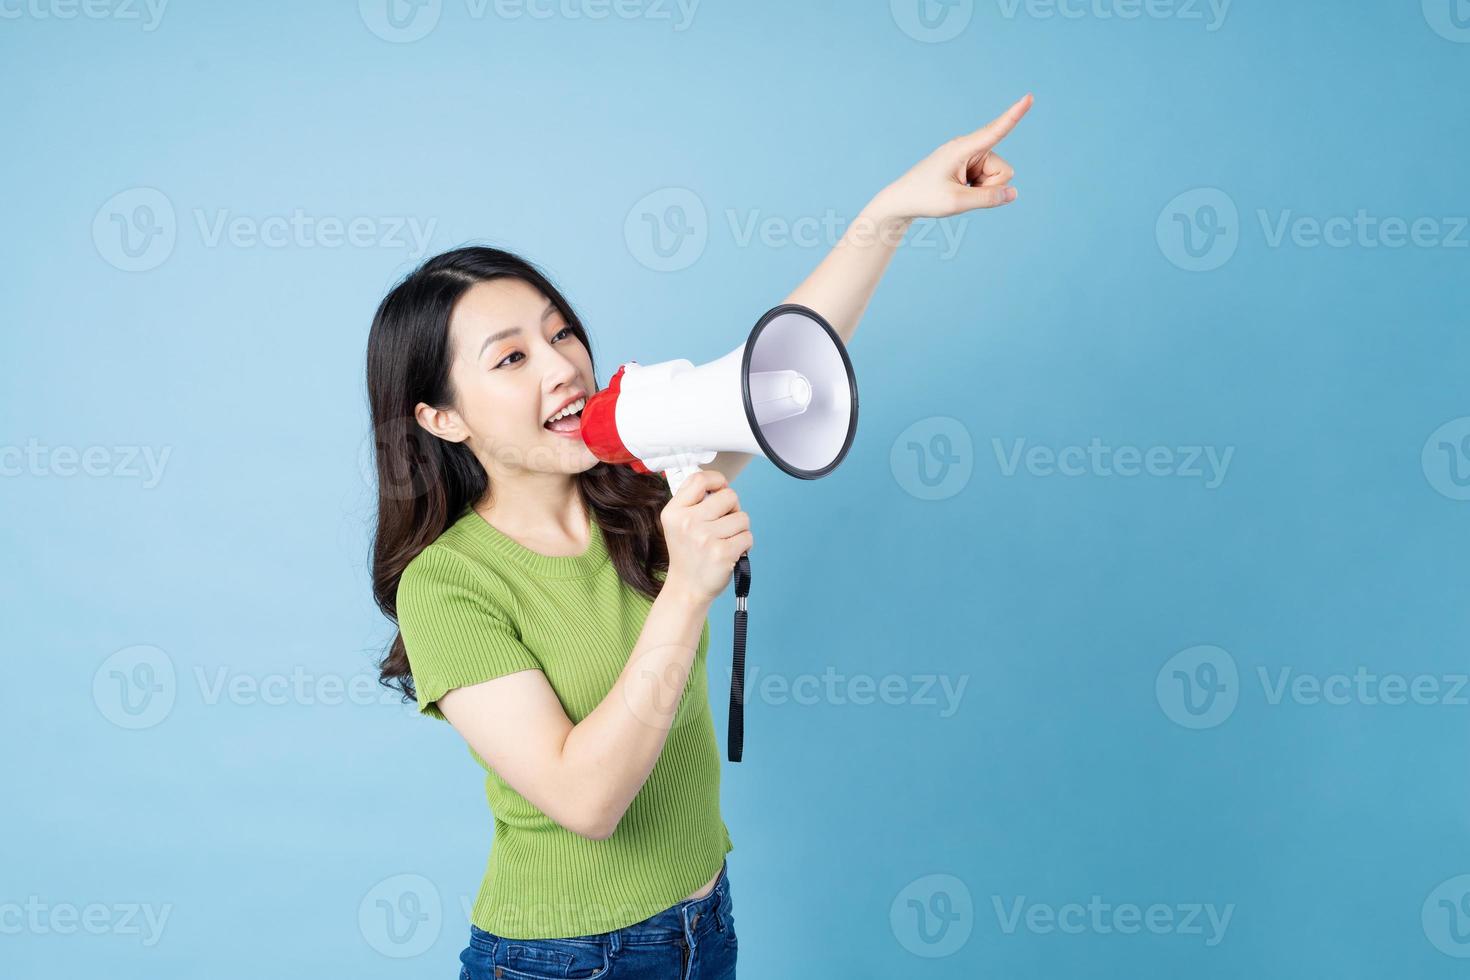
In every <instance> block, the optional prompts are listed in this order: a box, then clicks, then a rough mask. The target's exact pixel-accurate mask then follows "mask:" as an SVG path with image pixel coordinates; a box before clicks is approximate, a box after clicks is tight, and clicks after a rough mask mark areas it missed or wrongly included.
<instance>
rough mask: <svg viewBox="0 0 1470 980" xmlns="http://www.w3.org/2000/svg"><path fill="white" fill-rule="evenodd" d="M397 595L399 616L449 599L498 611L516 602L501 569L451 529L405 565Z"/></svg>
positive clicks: (434, 606) (441, 604)
mask: <svg viewBox="0 0 1470 980" xmlns="http://www.w3.org/2000/svg"><path fill="white" fill-rule="evenodd" d="M451 530H453V529H452V528H451ZM397 598H398V611H399V614H400V616H401V615H403V614H404V613H405V612H408V614H409V615H412V614H413V611H414V610H415V609H424V608H434V609H439V608H442V607H443V606H444V605H446V604H449V603H464V602H470V603H472V604H474V605H476V606H481V607H484V608H486V609H487V610H493V611H497V612H499V611H501V610H504V609H507V608H508V607H510V606H513V605H514V599H513V598H512V596H511V593H510V590H509V588H508V583H507V582H506V581H505V580H504V578H503V577H502V576H501V575H500V574H499V572H497V570H496V569H495V568H494V567H493V566H492V565H490V564H487V563H486V562H485V561H484V560H483V558H482V557H481V556H479V555H476V554H474V553H472V552H470V551H468V550H466V549H465V548H464V547H463V546H462V543H461V542H459V541H458V540H457V539H456V538H455V537H454V536H453V535H451V534H450V533H449V532H446V533H445V534H443V535H440V536H439V537H438V538H437V539H435V540H434V541H433V543H431V544H430V545H429V546H428V547H427V548H425V549H424V550H423V551H421V552H419V553H418V554H417V555H415V556H414V557H413V559H412V560H411V561H409V563H408V564H407V565H406V566H404V569H403V574H402V575H401V576H400V577H399V579H398V594H397Z"/></svg>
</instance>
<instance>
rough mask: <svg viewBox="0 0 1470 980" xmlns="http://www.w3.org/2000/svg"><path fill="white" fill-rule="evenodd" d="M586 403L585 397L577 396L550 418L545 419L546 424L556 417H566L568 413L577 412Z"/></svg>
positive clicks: (574, 413) (573, 413) (553, 420)
mask: <svg viewBox="0 0 1470 980" xmlns="http://www.w3.org/2000/svg"><path fill="white" fill-rule="evenodd" d="M586 404H587V399H585V398H578V399H577V400H576V401H574V402H572V403H571V404H570V405H568V406H567V407H566V408H564V409H562V410H561V411H560V412H557V413H556V414H555V415H553V416H552V417H551V418H549V419H547V420H546V424H548V425H549V424H551V423H552V422H555V421H556V420H557V419H560V418H566V417H567V416H568V415H576V414H577V413H578V412H580V411H581V410H582V409H583V407H584V406H586Z"/></svg>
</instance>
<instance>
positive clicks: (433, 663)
mask: <svg viewBox="0 0 1470 980" xmlns="http://www.w3.org/2000/svg"><path fill="white" fill-rule="evenodd" d="M398 629H399V631H400V632H401V633H402V634H403V646H404V649H405V650H406V651H407V653H408V664H409V672H410V673H412V674H413V684H414V688H415V690H416V691H417V693H418V704H419V711H420V712H421V713H422V714H425V715H428V716H430V717H432V718H441V719H442V718H443V717H444V715H443V713H442V712H440V710H439V706H438V704H437V703H436V702H438V700H439V698H441V697H443V696H444V695H445V694H446V693H447V692H449V691H451V690H453V689H454V688H456V687H467V686H469V685H471V684H479V683H480V682H482V681H488V680H492V679H494V678H496V677H502V676H504V675H506V674H513V673H515V672H516V671H520V670H539V669H541V662H540V661H539V660H538V659H537V658H536V655H535V654H534V653H532V652H531V651H530V650H529V649H527V648H526V646H525V644H524V643H522V642H521V638H520V634H519V632H518V631H517V629H516V627H515V624H514V622H513V620H512V618H511V616H510V615H509V614H508V613H507V611H506V606H505V604H504V603H502V602H498V601H496V600H495V599H494V598H493V597H492V596H491V595H490V593H489V590H487V589H486V587H485V582H484V579H483V577H482V576H481V575H477V574H476V573H475V570H474V568H473V566H472V565H471V564H470V563H469V560H468V559H465V558H462V557H461V556H459V555H456V554H454V553H453V552H449V551H445V550H442V549H438V548H435V547H433V546H430V547H429V548H428V549H426V550H425V551H423V552H422V553H421V554H419V555H418V556H417V557H415V558H414V560H413V561H411V562H410V563H409V564H408V567H407V568H405V569H404V570H403V577H402V578H401V579H400V580H399V582H398Z"/></svg>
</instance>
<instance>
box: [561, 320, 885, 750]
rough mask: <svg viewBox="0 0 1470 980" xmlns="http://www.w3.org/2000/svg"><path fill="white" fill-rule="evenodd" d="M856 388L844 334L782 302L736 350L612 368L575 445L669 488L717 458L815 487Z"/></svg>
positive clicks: (741, 634) (739, 571) (736, 688)
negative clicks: (762, 465)
mask: <svg viewBox="0 0 1470 980" xmlns="http://www.w3.org/2000/svg"><path fill="white" fill-rule="evenodd" d="M857 418H858V393H857V380H856V378H854V376H853V372H852V361H851V360H849V359H848V356H847V348H846V347H845V346H844V345H843V343H842V338H840V337H838V336H837V332H836V331H835V330H833V329H832V325H831V324H829V323H828V322H827V321H826V320H824V319H823V318H822V316H821V314H819V313H817V312H816V311H815V310H811V309H808V308H807V307H805V306H799V305H797V304H795V303H786V304H783V305H781V306H777V307H776V308H774V309H772V310H769V311H767V312H766V314H765V315H764V316H762V317H761V318H760V320H758V321H757V322H756V325H755V327H754V328H753V329H752V330H751V331H750V336H749V337H748V338H746V341H745V343H743V344H741V345H740V346H739V347H737V348H735V349H734V350H733V351H731V352H730V353H728V354H726V355H725V356H724V357H721V358H719V359H718V360H714V361H710V362H709V363H708V364H701V365H699V366H697V367H696V366H695V365H694V364H693V363H691V362H690V361H687V360H684V359H675V360H671V361H660V362H658V363H656V364H648V365H640V364H639V363H638V362H637V361H628V362H627V363H625V364H622V365H620V366H619V367H618V369H617V371H616V372H615V373H614V374H613V376H612V378H611V379H610V380H609V381H608V384H607V387H606V388H604V389H602V390H601V391H598V392H597V393H596V394H594V395H592V396H591V397H589V398H588V399H587V404H586V406H585V407H584V408H583V409H582V427H581V432H582V440H583V441H584V442H585V443H586V444H587V448H588V449H589V450H591V452H592V454H593V455H594V456H596V457H597V458H598V459H600V460H602V461H603V462H606V463H617V464H624V465H627V466H629V467H631V468H632V469H634V470H636V471H637V472H640V473H662V474H663V475H664V476H665V478H666V479H667V480H668V481H669V488H670V491H671V492H672V493H678V492H679V487H680V486H681V485H683V483H684V481H685V480H686V479H688V478H689V476H691V475H692V474H694V473H695V472H697V471H698V470H699V466H700V464H702V463H708V462H711V461H712V460H713V459H714V458H715V454H716V453H717V452H727V451H728V452H743V453H753V454H756V455H759V456H764V457H765V458H766V459H768V460H770V461H771V462H772V463H775V464H776V466H777V467H779V468H780V469H781V470H782V471H783V472H786V473H789V474H791V475H792V476H795V477H799V478H801V479H803V480H815V479H817V478H818V477H823V476H826V475H827V474H828V473H831V472H832V471H833V470H834V469H836V468H837V465H838V464H839V463H841V462H842V460H843V459H844V458H845V457H846V456H847V451H848V450H849V449H850V448H852V440H853V436H854V435H855V434H856V432H857ZM734 579H735V654H734V669H733V670H732V671H731V676H730V735H729V739H730V752H729V755H730V761H731V762H739V761H740V758H741V754H742V751H743V745H744V736H745V726H744V695H745V628H746V597H747V596H748V595H749V591H750V557H749V556H748V555H741V556H740V559H739V561H737V562H736V563H735V571H734Z"/></svg>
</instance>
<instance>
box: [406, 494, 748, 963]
mask: <svg viewBox="0 0 1470 980" xmlns="http://www.w3.org/2000/svg"><path fill="white" fill-rule="evenodd" d="M588 523H589V525H590V527H589V534H590V538H591V544H590V545H589V546H588V548H587V550H586V551H585V552H583V553H582V554H580V555H572V556H563V557H557V556H549V555H543V554H540V553H539V552H535V551H532V550H530V549H529V548H526V547H525V546H523V545H521V544H520V543H519V542H517V541H515V540H514V539H513V538H511V537H509V536H508V535H506V534H504V533H503V532H501V531H499V530H497V529H496V528H495V527H494V526H492V525H491V524H490V523H489V522H488V521H486V520H485V519H484V518H483V517H481V516H480V515H479V514H478V513H476V512H475V510H474V509H473V508H466V509H465V511H464V513H463V514H462V515H461V516H460V517H459V518H458V519H457V520H456V521H455V523H454V524H452V525H451V526H450V527H449V528H448V529H447V530H446V531H445V532H444V533H443V534H441V535H440V536H439V537H438V538H437V539H436V540H435V541H434V542H433V543H432V544H430V545H429V546H428V547H427V548H426V549H424V551H423V552H422V553H421V554H419V555H418V556H417V557H415V558H414V559H413V561H411V562H410V563H409V564H408V567H407V568H405V569H404V572H403V577H402V579H401V580H400V581H399V584H398V625H399V629H400V630H401V631H402V633H403V642H404V646H405V648H406V650H407V652H408V660H409V667H410V670H411V672H412V674H413V680H414V685H415V687H416V688H417V690H418V704H419V711H420V712H422V713H423V714H426V715H429V716H431V717H435V718H440V719H442V718H443V717H444V715H443V714H442V713H440V711H439V707H438V705H437V704H436V703H435V702H436V701H437V700H438V699H439V698H440V697H441V696H443V695H444V694H445V693H446V692H447V691H449V690H451V689H453V688H456V687H463V686H466V685H469V684H478V683H480V682H481V681H487V680H490V679H491V678H494V677H500V676H502V675H504V674H510V673H514V672H515V671H519V670H528V669H529V670H540V671H541V672H542V673H544V674H545V675H546V679H547V681H549V682H550V684H551V687H552V689H553V690H554V691H555V692H556V695H557V697H558V698H559V699H560V701H561V704H562V707H563V708H564V709H565V710H566V713H567V717H568V718H570V719H571V721H572V723H573V724H576V723H578V722H580V721H581V720H582V719H583V718H585V717H586V716H587V715H588V714H590V713H591V712H592V710H593V709H594V708H596V707H597V705H598V704H599V703H600V702H601V701H602V700H603V698H605V697H606V696H607V694H608V692H609V691H610V690H611V689H612V686H613V683H614V682H615V681H616V680H617V678H618V676H619V675H620V674H621V673H622V671H623V668H624V666H625V665H626V664H627V662H628V655H629V654H630V653H631V652H632V651H633V647H634V646H635V645H636V644H637V642H638V636H639V634H640V633H641V632H642V630H643V623H644V620H645V619H646V618H647V616H648V610H649V608H650V607H651V606H652V605H653V603H652V600H650V599H649V598H648V597H647V596H645V595H643V594H642V593H641V592H638V591H637V590H636V589H633V588H631V587H629V586H628V585H626V584H624V582H623V581H622V580H621V579H620V578H619V577H618V573H617V569H616V567H615V566H614V565H613V563H612V560H611V558H610V557H609V556H608V552H607V545H606V542H605V541H604V540H603V536H602V529H601V528H600V527H599V526H598V524H597V522H596V521H595V520H589V522H588ZM708 648H709V620H708V619H706V620H705V623H704V628H703V630H702V631H701V633H700V638H699V646H698V648H697V649H696V651H695V658H694V664H693V668H692V670H691V671H690V674H689V680H688V683H687V684H686V685H685V689H684V693H683V694H682V696H681V700H680V705H679V709H678V713H677V714H676V716H675V719H674V723H673V726H672V727H671V728H670V730H669V734H668V738H667V740H666V741H665V743H664V748H663V752H662V753H661V754H660V755H659V758H658V761H657V763H655V764H654V767H653V771H652V772H651V773H649V776H648V780H647V781H646V782H645V783H644V784H643V787H642V788H641V789H640V790H639V791H638V795H637V796H635V797H634V798H633V802H632V803H631V804H630V805H629V806H628V809H627V811H626V812H625V813H624V815H623V818H622V820H621V821H620V822H619V823H618V827H617V830H616V831H615V832H614V833H613V834H612V836H611V837H608V838H607V839H606V840H600V841H598V840H589V839H588V838H585V837H581V836H579V835H577V834H575V833H573V832H571V831H570V830H567V829H566V828H565V827H562V826H561V825H560V824H558V823H556V822H555V821H553V820H552V819H551V818H550V817H548V816H546V815H545V814H544V813H542V812H541V811H540V810H538V809H537V808H536V807H535V806H534V805H532V804H531V803H530V801H528V800H527V799H526V798H525V797H523V796H521V794H519V793H517V792H516V791H515V790H514V789H512V788H511V786H510V784H509V783H507V782H506V781H505V780H503V779H501V778H500V776H499V774H498V773H496V772H495V771H494V770H493V769H491V767H490V766H489V765H488V764H487V763H486V762H485V760H484V759H482V758H481V757H480V755H479V754H478V753H476V752H475V751H474V750H473V749H471V750H470V754H471V756H473V757H474V759H475V761H476V762H477V763H478V764H479V765H480V767H481V768H483V769H484V770H485V795H486V797H487V799H488V800H489V803H490V811H491V816H492V819H493V828H494V836H493V838H492V844H491V849H490V857H489V861H488V863H487V866H486V869H485V876H484V879H483V881H482V882H481V884H480V890H479V894H478V895H477V896H476V898H475V905H474V909H473V911H472V912H471V915H470V919H471V921H473V922H474V924H475V925H477V926H479V927H480V928H481V929H484V930H486V931H487V932H492V933H494V934H496V935H498V936H503V937H506V938H511V939H561V938H568V937H574V936H583V935H592V934H596V933H602V932H610V931H612V930H614V929H620V928H622V927H623V926H626V925H631V924H633V923H635V922H641V921H642V920H644V919H646V918H648V917H649V916H651V915H654V914H655V913H658V912H661V911H663V910H664V909H666V908H668V907H670V906H671V905H674V904H676V903H678V902H679V901H681V900H683V899H684V898H686V897H688V896H689V895H690V894H691V893H693V892H694V891H696V890H697V889H699V888H700V887H701V886H702V885H704V884H705V882H707V881H709V880H710V879H711V878H713V877H714V876H715V874H716V873H717V872H718V871H719V870H720V865H721V862H723V861H724V858H725V854H726V853H728V852H729V851H731V850H733V849H734V844H733V843H731V840H730V833H729V830H728V828H727V827H726V826H725V823H724V820H723V818H722V817H721V815H720V753H719V744H718V742H717V740H716V738H715V729H714V722H713V719H712V718H711V717H710V708H709V696H708V680H707V678H706V676H705V670H706V667H705V664H706V652H707V650H708Z"/></svg>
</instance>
